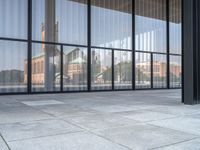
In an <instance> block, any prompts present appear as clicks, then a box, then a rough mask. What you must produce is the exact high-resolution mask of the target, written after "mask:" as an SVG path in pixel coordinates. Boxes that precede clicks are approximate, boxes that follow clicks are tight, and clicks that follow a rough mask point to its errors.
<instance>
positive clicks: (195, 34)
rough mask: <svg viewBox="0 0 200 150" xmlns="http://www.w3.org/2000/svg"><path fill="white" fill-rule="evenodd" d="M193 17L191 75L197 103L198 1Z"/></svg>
mask: <svg viewBox="0 0 200 150" xmlns="http://www.w3.org/2000/svg"><path fill="white" fill-rule="evenodd" d="M193 8H194V9H193V11H194V12H193V14H194V15H193V17H194V19H193V20H194V25H193V27H194V34H193V36H194V37H193V38H194V53H193V58H194V59H193V64H194V73H193V80H194V85H193V89H194V101H195V102H196V103H197V102H198V88H199V87H198V45H199V44H198V38H199V37H198V28H199V27H198V0H195V1H194V7H193Z"/></svg>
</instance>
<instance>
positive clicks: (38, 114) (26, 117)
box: [0, 106, 52, 124]
mask: <svg viewBox="0 0 200 150" xmlns="http://www.w3.org/2000/svg"><path fill="white" fill-rule="evenodd" d="M51 118H52V116H50V115H48V114H46V113H44V112H42V111H40V110H37V109H34V108H32V107H29V106H19V107H9V108H7V109H0V124H5V123H15V122H29V121H34V120H43V119H51Z"/></svg>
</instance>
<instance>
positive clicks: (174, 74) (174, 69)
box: [170, 55, 182, 88]
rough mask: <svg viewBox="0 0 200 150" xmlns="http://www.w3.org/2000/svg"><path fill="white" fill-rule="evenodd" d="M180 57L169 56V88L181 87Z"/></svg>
mask: <svg viewBox="0 0 200 150" xmlns="http://www.w3.org/2000/svg"><path fill="white" fill-rule="evenodd" d="M181 77H182V75H181V56H175V55H174V56H173V55H170V87H171V88H180V87H181Z"/></svg>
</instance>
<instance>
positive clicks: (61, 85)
mask: <svg viewBox="0 0 200 150" xmlns="http://www.w3.org/2000/svg"><path fill="white" fill-rule="evenodd" d="M60 47H61V53H60V54H61V55H60V91H61V92H63V67H64V66H63V45H61V46H60Z"/></svg>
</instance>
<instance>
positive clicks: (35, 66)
mask: <svg viewBox="0 0 200 150" xmlns="http://www.w3.org/2000/svg"><path fill="white" fill-rule="evenodd" d="M60 79H61V74H60V47H59V46H56V45H50V44H37V43H34V44H32V81H31V82H32V91H33V92H47V91H59V90H60Z"/></svg>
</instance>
